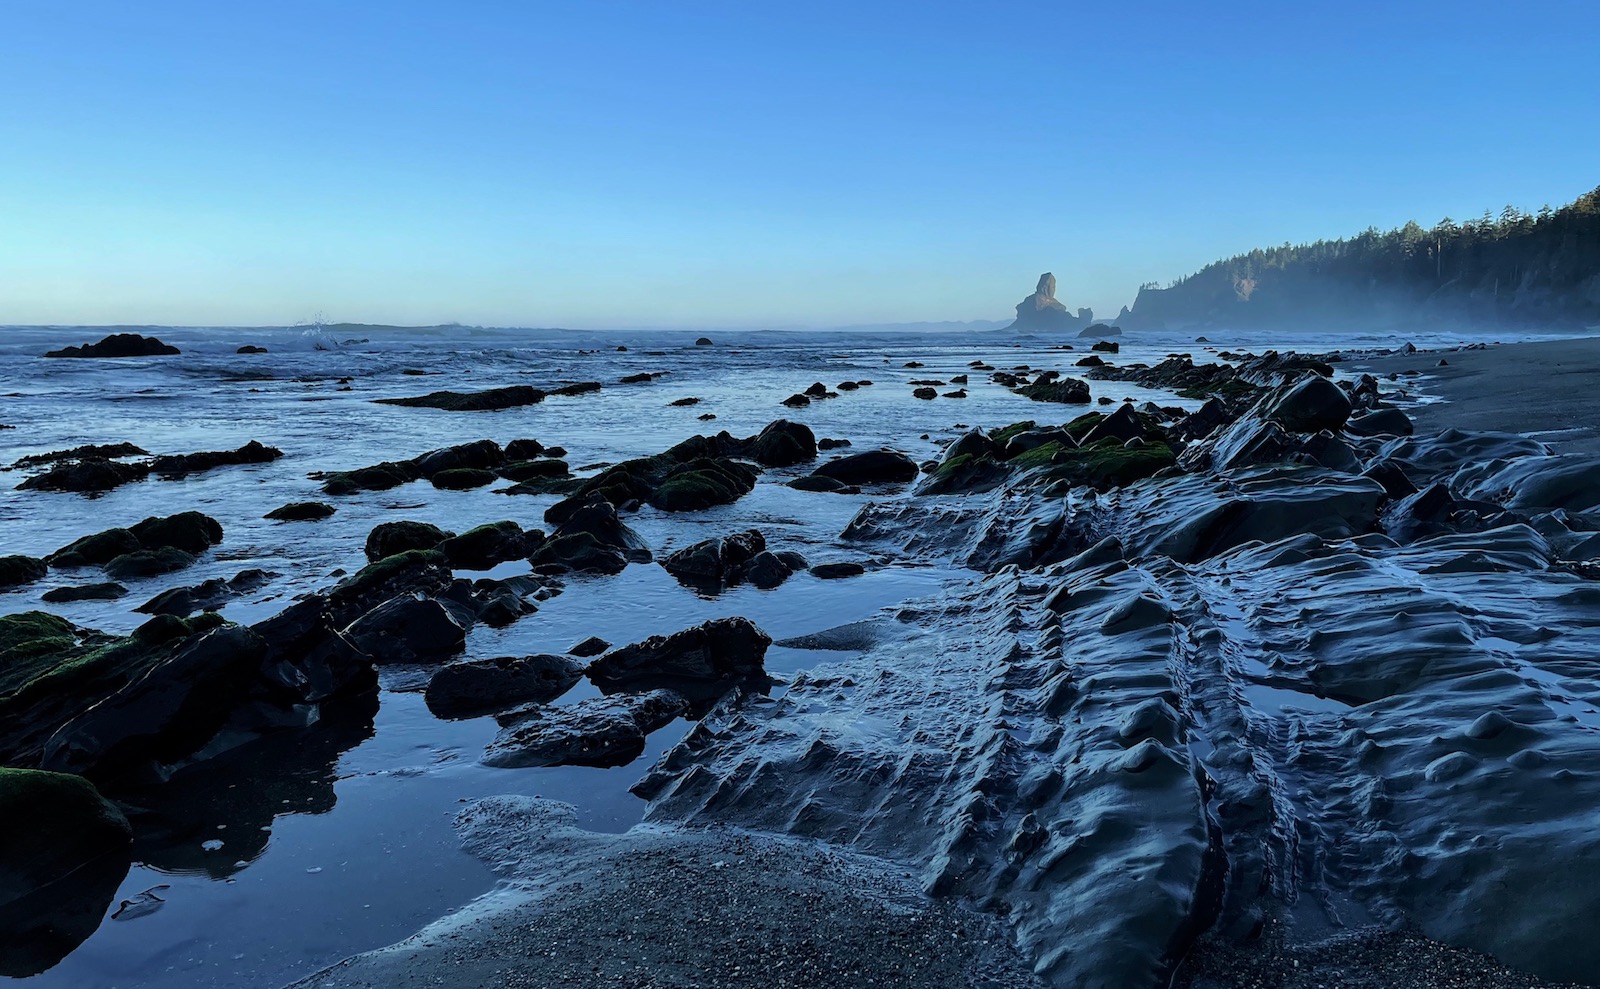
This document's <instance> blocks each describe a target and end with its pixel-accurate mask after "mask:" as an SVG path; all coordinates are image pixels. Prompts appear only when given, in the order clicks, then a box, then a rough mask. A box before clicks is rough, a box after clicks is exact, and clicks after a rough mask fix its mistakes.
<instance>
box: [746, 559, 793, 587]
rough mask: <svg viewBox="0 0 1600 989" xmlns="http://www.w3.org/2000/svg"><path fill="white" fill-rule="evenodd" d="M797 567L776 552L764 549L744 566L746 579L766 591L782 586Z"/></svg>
mask: <svg viewBox="0 0 1600 989" xmlns="http://www.w3.org/2000/svg"><path fill="white" fill-rule="evenodd" d="M794 570H795V568H794V567H792V566H790V565H789V563H788V562H787V561H786V560H784V558H783V557H781V556H779V555H777V554H776V553H771V552H767V551H762V552H760V553H757V554H756V555H755V556H754V557H752V558H751V559H750V562H749V563H748V564H746V566H745V568H744V579H745V580H746V581H748V582H749V583H750V584H751V585H753V586H755V587H759V588H761V589H762V590H764V591H770V590H772V589H773V588H775V587H778V586H780V585H781V584H782V583H783V582H784V581H786V580H788V579H789V578H790V577H791V576H792V575H793V574H794Z"/></svg>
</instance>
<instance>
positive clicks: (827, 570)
mask: <svg viewBox="0 0 1600 989" xmlns="http://www.w3.org/2000/svg"><path fill="white" fill-rule="evenodd" d="M866 572H867V568H866V567H864V566H862V565H861V564H859V563H819V564H817V565H816V566H814V567H812V568H811V576H813V577H816V578H818V579H819V580H839V579H841V578H843V577H859V576H861V575H862V574H864V573H866Z"/></svg>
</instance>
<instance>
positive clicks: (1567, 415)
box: [1347, 337, 1600, 453]
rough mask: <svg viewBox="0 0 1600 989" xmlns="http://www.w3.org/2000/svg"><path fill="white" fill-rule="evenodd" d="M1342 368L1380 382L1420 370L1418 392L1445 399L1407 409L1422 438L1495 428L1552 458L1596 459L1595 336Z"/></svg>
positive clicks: (1599, 448)
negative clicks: (1540, 446)
mask: <svg viewBox="0 0 1600 989" xmlns="http://www.w3.org/2000/svg"><path fill="white" fill-rule="evenodd" d="M1441 360H1443V361H1445V362H1446V366H1444V367H1440V366H1439V362H1440V361H1441ZM1347 367H1350V368H1353V369H1360V370H1365V371H1370V372H1371V373H1373V374H1375V375H1378V376H1379V377H1382V376H1384V375H1387V374H1392V373H1393V374H1405V373H1406V372H1410V371H1420V372H1422V374H1423V375H1425V376H1426V377H1425V378H1422V379H1421V390H1422V391H1423V392H1425V393H1428V394H1432V395H1437V396H1439V397H1441V398H1443V399H1445V401H1444V402H1439V403H1433V404H1428V405H1420V406H1417V407H1414V408H1408V409H1407V410H1406V412H1407V414H1409V415H1410V416H1411V418H1412V419H1413V420H1414V421H1415V422H1416V425H1417V432H1419V433H1426V432H1434V431H1437V430H1441V429H1447V428H1450V427H1452V426H1453V427H1455V428H1456V429H1492V430H1500V431H1504V432H1512V433H1528V434H1530V435H1532V436H1534V437H1535V438H1536V439H1540V440H1543V441H1544V442H1546V443H1549V444H1550V445H1551V446H1552V447H1554V448H1555V450H1556V452H1557V453H1600V337H1577V338H1573V339H1570V340H1546V341H1541V342H1538V343H1512V344H1497V345H1495V346H1492V347H1489V348H1487V349H1484V350H1461V351H1430V352H1418V353H1415V354H1411V355H1409V356H1406V357H1386V358H1382V359H1379V360H1373V361H1365V362H1353V363H1351V364H1350V365H1347Z"/></svg>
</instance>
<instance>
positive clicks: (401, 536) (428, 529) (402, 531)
mask: <svg viewBox="0 0 1600 989" xmlns="http://www.w3.org/2000/svg"><path fill="white" fill-rule="evenodd" d="M454 536H455V533H453V532H447V531H445V530H444V529H441V528H439V527H438V526H436V525H434V524H432V523H431V522H412V521H410V520H406V521H401V522H380V523H379V524H378V525H376V526H374V527H373V529H372V531H371V532H369V533H368V534H367V545H366V553H367V559H368V560H370V561H372V562H374V563H376V562H377V561H379V560H381V559H383V558H385V557H389V556H394V555H395V554H396V553H404V552H407V551H408V550H417V549H433V548H435V547H437V546H438V545H439V544H440V543H442V542H444V541H445V540H446V539H450V538H453V537H454Z"/></svg>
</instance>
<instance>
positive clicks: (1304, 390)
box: [1252, 374, 1351, 433]
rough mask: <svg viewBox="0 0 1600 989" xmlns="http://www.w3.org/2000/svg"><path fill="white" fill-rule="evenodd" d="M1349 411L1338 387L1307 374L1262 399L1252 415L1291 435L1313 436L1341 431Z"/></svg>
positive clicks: (1321, 377) (1317, 376) (1324, 379)
mask: <svg viewBox="0 0 1600 989" xmlns="http://www.w3.org/2000/svg"><path fill="white" fill-rule="evenodd" d="M1350 411H1351V408H1350V398H1349V396H1347V395H1346V394H1345V393H1344V391H1343V390H1342V389H1340V387H1339V386H1338V385H1336V384H1334V383H1333V382H1332V381H1331V380H1329V379H1328V378H1325V377H1323V376H1322V375H1320V374H1308V375H1306V376H1305V377H1303V378H1301V379H1300V380H1299V381H1297V382H1295V383H1294V384H1292V385H1288V386H1280V387H1279V388H1278V389H1276V390H1274V391H1273V392H1271V393H1269V394H1267V395H1266V396H1264V397H1263V398H1262V399H1261V401H1260V402H1259V403H1258V404H1257V406H1256V408H1255V409H1253V410H1252V414H1255V415H1258V416H1260V417H1261V418H1263V419H1271V420H1273V421H1275V422H1277V423H1279V424H1280V425H1282V426H1283V428H1285V429H1288V430H1291V431H1293V432H1297V433H1315V432H1317V431H1318V430H1322V429H1329V430H1339V429H1343V428H1344V424H1345V422H1346V421H1347V420H1348V419H1349V418H1350Z"/></svg>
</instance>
